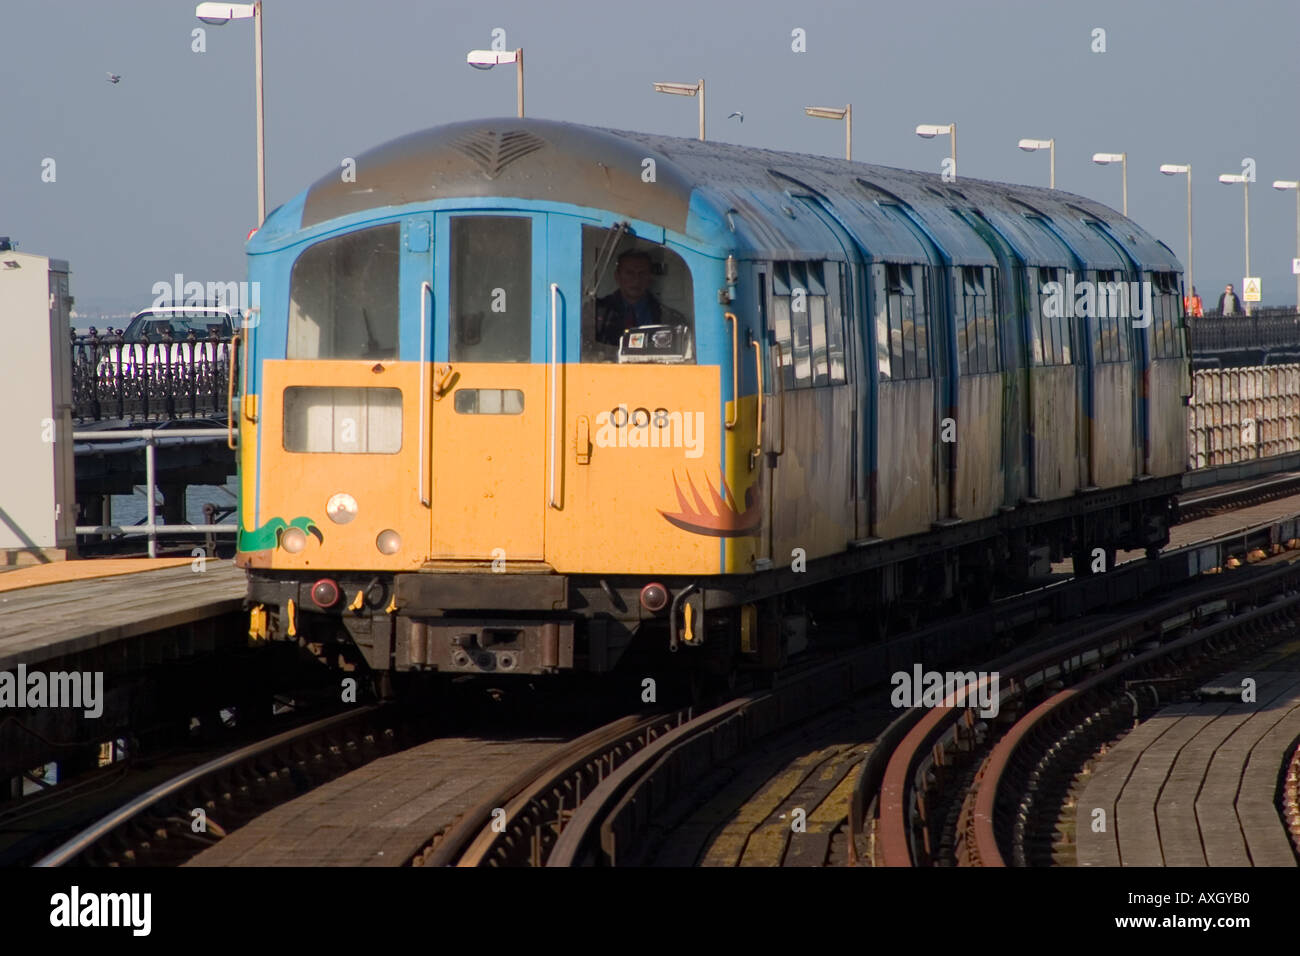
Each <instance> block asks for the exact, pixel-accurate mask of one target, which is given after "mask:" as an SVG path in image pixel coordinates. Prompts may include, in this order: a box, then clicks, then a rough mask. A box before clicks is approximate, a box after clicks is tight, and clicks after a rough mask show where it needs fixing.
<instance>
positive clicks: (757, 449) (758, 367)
mask: <svg viewBox="0 0 1300 956" xmlns="http://www.w3.org/2000/svg"><path fill="white" fill-rule="evenodd" d="M750 344H752V345H753V346H754V372H755V374H756V375H757V376H758V389H757V396H758V425H757V427H755V429H754V450H753V451H751V452H750V453H749V468H750V470H751V471H752V470H753V468H754V463H755V462H757V461H758V456H759V455H760V454H762V452H763V348H762V345H761V344H760V343H759V341H758V339H751V340H750Z"/></svg>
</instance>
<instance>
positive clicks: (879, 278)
mask: <svg viewBox="0 0 1300 956" xmlns="http://www.w3.org/2000/svg"><path fill="white" fill-rule="evenodd" d="M872 274H873V277H874V280H875V282H876V298H877V302H878V305H877V308H878V310H879V312H880V313H881V314H880V318H879V327H880V335H881V337H882V345H881V356H880V367H881V373H882V374H881V381H888V380H890V379H893V380H900V379H913V378H929V376H930V341H929V335H930V332H929V321H928V319H929V314H928V313H929V295H928V287H929V270H928V269H927V268H925V267H924V266H914V265H896V264H894V263H888V264H886V265H884V266H877V267H875V268H874V269H873V272H872ZM958 335H959V336H960V335H961V330H960V328H959V330H958ZM886 352H887V355H886Z"/></svg>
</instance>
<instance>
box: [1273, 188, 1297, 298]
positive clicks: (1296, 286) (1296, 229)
mask: <svg viewBox="0 0 1300 956" xmlns="http://www.w3.org/2000/svg"><path fill="white" fill-rule="evenodd" d="M1273 188H1274V189H1294V190H1295V255H1296V260H1297V262H1300V180H1295V179H1275V180H1274V181H1273ZM1292 271H1294V268H1293V270H1292ZM1295 307H1296V311H1300V272H1297V273H1296V277H1295Z"/></svg>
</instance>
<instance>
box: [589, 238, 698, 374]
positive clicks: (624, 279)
mask: <svg viewBox="0 0 1300 956" xmlns="http://www.w3.org/2000/svg"><path fill="white" fill-rule="evenodd" d="M581 268H582V273H581V274H582V361H583V362H586V363H614V362H620V361H621V362H639V363H645V362H650V363H655V364H664V365H669V364H684V363H685V364H689V363H693V362H694V361H695V338H694V337H695V292H694V283H693V281H692V278H691V270H690V269H689V268H688V267H687V265H686V260H685V259H683V258H682V257H681V256H680V255H678V254H677V253H676V252H674V251H673V250H672V249H669V248H667V247H666V246H661V245H658V244H656V243H653V242H649V241H647V240H645V239H638V238H636V236H635V235H634V234H633V233H632V232H631V230H630V229H628V227H627V224H626V223H623V224H620V225H618V226H616V227H615V228H613V229H605V228H603V227H601V226H583V227H582V264H581ZM649 325H666V326H672V327H673V329H674V332H673V333H672V334H668V333H664V332H662V331H661V332H659V333H656V334H655V336H653V337H652V340H655V341H657V340H658V339H659V338H664V339H665V341H671V342H672V343H674V344H673V345H671V346H670V347H669V348H668V349H667V350H660V351H654V352H653V353H652V352H651V351H645V352H643V351H641V348H642V346H641V345H636V344H634V338H633V339H629V341H628V342H627V343H624V342H623V334H624V333H625V332H627V331H628V330H630V329H635V328H638V327H641V326H649ZM624 344H626V346H627V350H626V351H624V352H623V354H622V357H621V358H620V351H619V350H620V347H621V346H622V345H624Z"/></svg>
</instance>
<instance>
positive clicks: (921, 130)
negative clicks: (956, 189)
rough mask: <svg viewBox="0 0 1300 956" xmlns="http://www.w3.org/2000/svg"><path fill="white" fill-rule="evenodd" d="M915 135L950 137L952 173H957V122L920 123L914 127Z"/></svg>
mask: <svg viewBox="0 0 1300 956" xmlns="http://www.w3.org/2000/svg"><path fill="white" fill-rule="evenodd" d="M916 135H917V136H919V137H921V139H934V138H935V137H936V136H951V137H952V174H953V175H954V176H956V175H957V124H956V123H948V124H947V125H946V126H944V125H939V126H936V125H934V124H933V123H922V124H921V125H920V126H918V127H917V128H916Z"/></svg>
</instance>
